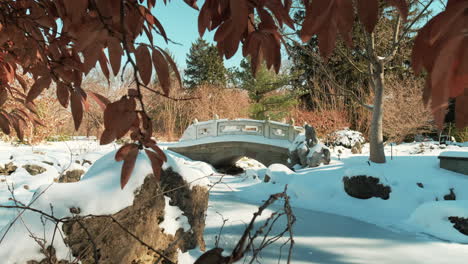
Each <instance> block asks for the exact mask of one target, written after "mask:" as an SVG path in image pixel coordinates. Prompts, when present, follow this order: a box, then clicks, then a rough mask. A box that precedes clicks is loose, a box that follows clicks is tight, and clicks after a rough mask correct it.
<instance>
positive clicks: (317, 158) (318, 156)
mask: <svg viewBox="0 0 468 264" xmlns="http://www.w3.org/2000/svg"><path fill="white" fill-rule="evenodd" d="M322 163H323V164H324V165H328V164H330V150H329V149H328V148H327V147H325V146H324V147H322V148H321V149H320V151H316V152H314V153H312V155H308V156H307V166H308V167H310V168H313V167H317V166H319V165H320V164H322Z"/></svg>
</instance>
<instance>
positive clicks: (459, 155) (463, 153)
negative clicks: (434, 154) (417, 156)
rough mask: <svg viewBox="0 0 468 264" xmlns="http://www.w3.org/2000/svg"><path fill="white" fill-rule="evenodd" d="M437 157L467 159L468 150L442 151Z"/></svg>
mask: <svg viewBox="0 0 468 264" xmlns="http://www.w3.org/2000/svg"><path fill="white" fill-rule="evenodd" d="M439 157H450V158H466V159H468V152H466V151H444V152H442V153H440V154H439Z"/></svg>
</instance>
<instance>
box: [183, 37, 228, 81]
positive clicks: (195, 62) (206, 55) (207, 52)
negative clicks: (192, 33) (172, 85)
mask: <svg viewBox="0 0 468 264" xmlns="http://www.w3.org/2000/svg"><path fill="white" fill-rule="evenodd" d="M186 62H187V69H186V70H185V71H184V73H185V80H184V81H185V84H186V85H188V86H189V87H190V88H193V87H195V86H197V85H202V84H212V85H220V86H225V85H226V73H227V71H226V68H225V67H224V62H223V59H222V58H221V57H220V56H219V55H218V50H217V49H216V47H215V46H213V45H211V44H209V43H207V42H206V41H205V40H203V39H202V38H198V39H197V40H196V41H195V42H194V43H192V47H191V48H190V51H189V54H188V55H187V60H186Z"/></svg>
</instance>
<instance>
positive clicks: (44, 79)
mask: <svg viewBox="0 0 468 264" xmlns="http://www.w3.org/2000/svg"><path fill="white" fill-rule="evenodd" d="M51 81H52V80H51V78H50V76H49V75H46V76H41V77H39V78H38V79H37V80H36V82H34V84H33V86H31V89H30V90H29V93H28V96H27V97H26V101H27V102H31V101H32V100H34V99H36V98H37V97H38V96H39V95H40V94H41V93H42V91H44V89H45V88H48V87H49V86H50V83H51Z"/></svg>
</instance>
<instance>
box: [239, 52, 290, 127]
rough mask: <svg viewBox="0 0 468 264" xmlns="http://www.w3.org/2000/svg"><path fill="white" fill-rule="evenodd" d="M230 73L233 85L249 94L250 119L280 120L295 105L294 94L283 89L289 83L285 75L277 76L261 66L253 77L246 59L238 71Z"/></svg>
mask: <svg viewBox="0 0 468 264" xmlns="http://www.w3.org/2000/svg"><path fill="white" fill-rule="evenodd" d="M232 72H233V75H234V76H233V83H234V85H236V86H238V87H240V88H242V89H244V90H247V91H248V93H249V98H250V100H251V103H252V105H251V107H250V109H249V111H250V117H251V118H254V119H259V120H263V119H267V118H271V119H273V120H280V119H282V118H284V117H285V116H286V115H287V114H288V112H289V110H290V109H291V107H292V106H294V105H295V104H296V98H295V96H294V94H292V93H291V92H290V91H288V90H287V89H286V88H285V87H286V86H287V84H288V82H289V78H288V76H287V75H285V74H278V75H277V74H276V73H274V72H273V71H271V70H268V69H267V68H266V66H265V65H264V64H262V65H261V66H260V67H259V69H258V71H257V74H256V76H255V77H254V76H253V74H252V71H251V65H250V61H249V60H247V59H243V60H242V61H241V63H240V70H239V69H234V70H232Z"/></svg>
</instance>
